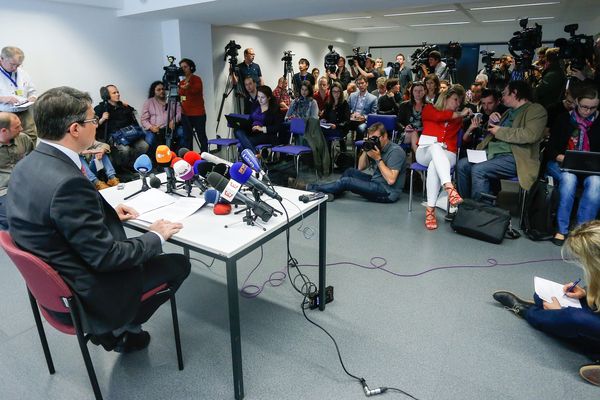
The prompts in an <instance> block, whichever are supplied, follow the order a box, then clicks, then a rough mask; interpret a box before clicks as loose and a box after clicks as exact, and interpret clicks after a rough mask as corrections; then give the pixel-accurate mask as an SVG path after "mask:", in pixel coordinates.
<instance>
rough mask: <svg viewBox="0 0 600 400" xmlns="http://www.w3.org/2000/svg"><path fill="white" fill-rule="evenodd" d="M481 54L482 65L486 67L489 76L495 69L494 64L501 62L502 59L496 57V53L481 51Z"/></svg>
mask: <svg viewBox="0 0 600 400" xmlns="http://www.w3.org/2000/svg"><path fill="white" fill-rule="evenodd" d="M479 54H481V63H482V64H483V65H484V66H485V71H486V72H487V73H488V74H487V75H488V76H489V73H490V72H492V69H494V64H496V63H497V62H498V61H500V57H494V55H495V54H496V52H495V51H487V50H481V51H480V52H479Z"/></svg>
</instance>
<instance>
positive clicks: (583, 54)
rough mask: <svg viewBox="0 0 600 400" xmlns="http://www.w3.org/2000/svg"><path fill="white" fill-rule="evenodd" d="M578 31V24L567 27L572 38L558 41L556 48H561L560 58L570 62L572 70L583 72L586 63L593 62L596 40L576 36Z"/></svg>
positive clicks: (584, 36)
mask: <svg viewBox="0 0 600 400" xmlns="http://www.w3.org/2000/svg"><path fill="white" fill-rule="evenodd" d="M577 29H579V25H578V24H571V25H567V26H565V32H568V33H569V35H570V37H569V38H568V39H567V38H559V39H556V41H554V47H558V48H559V52H558V57H559V58H561V59H565V60H569V64H570V65H571V68H574V69H577V70H583V68H584V67H585V65H586V61H589V62H590V63H591V62H593V57H594V38H593V37H592V36H588V35H576V34H575V31H576V30H577Z"/></svg>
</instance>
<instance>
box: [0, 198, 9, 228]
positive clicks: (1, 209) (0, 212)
mask: <svg viewBox="0 0 600 400" xmlns="http://www.w3.org/2000/svg"><path fill="white" fill-rule="evenodd" d="M5 201H6V195H4V196H0V231H7V230H8V220H7V219H6V207H5V206H4V203H5Z"/></svg>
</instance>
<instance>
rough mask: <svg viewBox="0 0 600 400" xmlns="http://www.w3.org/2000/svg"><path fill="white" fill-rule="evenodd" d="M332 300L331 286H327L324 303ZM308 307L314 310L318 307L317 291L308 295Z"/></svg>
mask: <svg viewBox="0 0 600 400" xmlns="http://www.w3.org/2000/svg"><path fill="white" fill-rule="evenodd" d="M332 301H333V286H327V287H326V288H325V304H327V303H331V302H332ZM308 304H309V305H308V308H310V309H311V310H314V309H315V308H317V307H319V305H320V304H319V292H317V293H315V294H312V295H310V296H308Z"/></svg>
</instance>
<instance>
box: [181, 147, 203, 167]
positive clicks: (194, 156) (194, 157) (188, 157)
mask: <svg viewBox="0 0 600 400" xmlns="http://www.w3.org/2000/svg"><path fill="white" fill-rule="evenodd" d="M183 159H184V160H185V161H187V162H188V164H190V165H194V163H195V162H196V161H198V160H202V157H200V154H198V153H196V152H195V151H193V150H190V151H188V152H187V153H185V154H184V155H183Z"/></svg>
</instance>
